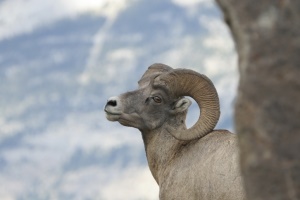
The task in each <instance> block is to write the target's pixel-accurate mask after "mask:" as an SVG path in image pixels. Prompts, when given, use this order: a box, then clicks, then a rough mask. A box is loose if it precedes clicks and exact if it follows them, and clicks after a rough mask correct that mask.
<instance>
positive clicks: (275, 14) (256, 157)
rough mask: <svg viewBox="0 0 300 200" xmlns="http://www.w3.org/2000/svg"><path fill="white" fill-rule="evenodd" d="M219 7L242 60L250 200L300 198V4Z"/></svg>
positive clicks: (241, 124) (266, 0) (269, 0)
mask: <svg viewBox="0 0 300 200" xmlns="http://www.w3.org/2000/svg"><path fill="white" fill-rule="evenodd" d="M217 2H218V4H219V5H220V7H221V9H222V10H223V12H224V18H225V21H226V23H227V24H228V25H229V27H230V29H231V31H232V35H233V37H234V40H235V43H236V48H237V51H238V55H239V71H240V83H239V89H238V97H237V101H236V106H235V124H236V132H237V133H238V134H239V141H240V148H241V165H242V173H243V175H244V181H245V187H246V191H247V196H248V199H249V200H250V199H251V200H267V199H270V200H279V199H284V200H289V199H290V200H296V199H300V1H298V0H276V1H274V0H261V1H257V2H254V1H252V0H217Z"/></svg>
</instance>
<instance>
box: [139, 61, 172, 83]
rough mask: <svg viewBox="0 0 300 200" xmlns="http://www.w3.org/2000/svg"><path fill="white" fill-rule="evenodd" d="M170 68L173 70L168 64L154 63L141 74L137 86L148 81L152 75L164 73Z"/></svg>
mask: <svg viewBox="0 0 300 200" xmlns="http://www.w3.org/2000/svg"><path fill="white" fill-rule="evenodd" d="M171 70H173V68H172V67H169V66H168V65H165V64H162V63H154V64H152V65H150V66H149V67H148V69H147V71H146V72H145V73H144V74H143V76H142V78H141V79H140V80H139V82H138V84H139V86H142V85H144V84H145V83H149V82H150V80H151V79H153V77H155V76H158V75H160V74H162V73H166V72H168V71H171Z"/></svg>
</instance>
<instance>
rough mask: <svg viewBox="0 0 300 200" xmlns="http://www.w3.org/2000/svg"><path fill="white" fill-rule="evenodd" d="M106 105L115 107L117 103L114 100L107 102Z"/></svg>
mask: <svg viewBox="0 0 300 200" xmlns="http://www.w3.org/2000/svg"><path fill="white" fill-rule="evenodd" d="M106 105H107V106H113V107H115V106H117V101H116V100H109V101H107V103H106Z"/></svg>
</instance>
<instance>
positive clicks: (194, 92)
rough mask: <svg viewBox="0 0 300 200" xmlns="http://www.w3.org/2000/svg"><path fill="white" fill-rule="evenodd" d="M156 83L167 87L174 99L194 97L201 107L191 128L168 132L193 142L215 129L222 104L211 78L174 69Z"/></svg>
mask: <svg viewBox="0 0 300 200" xmlns="http://www.w3.org/2000/svg"><path fill="white" fill-rule="evenodd" d="M157 81H158V82H157ZM155 82H156V84H163V85H165V87H167V88H168V90H169V91H170V92H171V93H172V94H171V95H174V97H181V96H190V97H192V98H193V99H194V100H195V101H196V102H197V104H198V106H199V107H200V116H199V119H198V121H197V122H196V123H195V124H194V125H193V126H192V127H191V128H189V129H187V130H182V131H178V130H168V131H169V132H170V133H171V134H172V135H173V136H174V137H175V138H177V139H179V140H193V139H196V138H201V137H203V136H205V135H206V134H208V133H209V132H211V131H212V130H213V129H214V127H215V126H216V124H217V122H218V120H219V116H220V104H219V97H218V94H217V91H216V88H215V87H214V85H213V83H212V82H211V80H210V79H209V78H207V77H206V76H205V75H202V74H199V73H197V72H195V71H193V70H188V69H174V70H172V71H170V72H167V73H164V74H162V75H160V76H159V77H157V78H156V81H155ZM170 129H172V128H170Z"/></svg>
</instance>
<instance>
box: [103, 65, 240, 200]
mask: <svg viewBox="0 0 300 200" xmlns="http://www.w3.org/2000/svg"><path fill="white" fill-rule="evenodd" d="M138 83H139V89H138V90H135V91H132V92H127V93H124V94H121V95H120V96H118V97H111V98H109V99H108V101H107V104H106V106H105V112H106V118H107V119H108V120H109V121H118V122H119V123H121V124H122V125H124V126H130V127H135V128H137V129H139V130H140V131H141V133H142V137H143V140H144V145H145V150H146V155H147V160H148V164H149V168H150V170H151V173H152V175H153V177H154V179H155V180H156V182H157V183H158V185H159V190H160V191H159V197H160V199H162V200H175V199H178V200H193V199H197V200H198V199H201V200H218V199H219V200H242V199H245V195H244V188H243V184H242V181H241V175H240V169H239V165H238V160H239V155H238V148H237V138H236V135H235V134H232V133H230V132H229V131H227V130H213V129H214V127H215V125H216V124H217V122H218V119H219V116H220V108H219V99H218V95H217V91H216V89H215V87H214V85H213V83H212V82H211V81H210V80H209V79H208V78H207V77H206V76H204V75H202V74H199V73H197V72H195V71H192V70H188V69H173V68H171V67H169V66H167V65H164V64H153V65H151V66H150V67H149V68H148V70H147V71H146V72H145V74H144V75H143V76H142V78H141V79H140V81H139V82H138ZM184 96H190V97H192V98H193V99H194V100H195V101H196V102H197V104H198V106H199V107H200V109H201V110H200V111H201V115H200V117H199V119H198V121H197V122H196V123H195V125H194V126H192V127H191V128H189V129H187V128H186V125H185V118H186V114H187V109H188V107H189V106H190V105H191V101H190V100H189V99H188V98H185V97H184Z"/></svg>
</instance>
